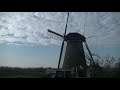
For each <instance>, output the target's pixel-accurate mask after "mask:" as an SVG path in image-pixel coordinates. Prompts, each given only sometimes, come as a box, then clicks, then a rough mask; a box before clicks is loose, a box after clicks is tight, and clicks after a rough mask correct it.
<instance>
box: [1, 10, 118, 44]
mask: <svg viewBox="0 0 120 90" xmlns="http://www.w3.org/2000/svg"><path fill="white" fill-rule="evenodd" d="M66 17H67V13H66V12H1V13H0V42H4V41H5V42H9V43H12V42H14V43H16V44H17V43H18V42H21V43H23V44H25V43H26V44H27V43H29V44H32V45H33V44H38V45H39V44H42V45H49V44H58V45H59V44H60V43H61V41H58V40H54V39H50V38H49V37H48V33H47V29H51V30H53V31H55V32H58V33H60V34H63V32H64V28H65V22H66ZM119 25H120V13H119V12H72V13H71V14H70V18H69V23H68V30H67V33H69V32H79V33H81V34H83V33H84V29H85V36H86V37H89V36H98V37H95V38H91V39H88V40H87V41H88V42H89V45H93V44H96V45H97V44H99V45H107V44H109V45H110V44H111V45H113V44H116V45H118V44H120V40H119V38H120V35H119V34H120V30H119V29H120V26H119ZM99 41H101V42H99Z"/></svg>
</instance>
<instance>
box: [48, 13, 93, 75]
mask: <svg viewBox="0 0 120 90" xmlns="http://www.w3.org/2000/svg"><path fill="white" fill-rule="evenodd" d="M68 19H69V12H68V17H67V22H66V27H65V32H64V35H61V34H59V33H56V32H54V31H52V30H49V29H48V32H50V33H52V34H55V35H57V36H60V37H62V38H63V42H62V46H61V51H60V57H59V62H58V70H59V69H60V63H61V57H62V53H63V47H64V42H66V43H67V46H66V52H65V57H64V61H63V66H62V68H61V69H62V70H72V69H73V68H75V69H77V71H79V72H80V73H78V75H79V76H82V77H85V76H86V72H87V63H86V59H85V52H84V49H83V43H84V44H85V46H86V48H87V50H88V52H89V55H90V56H88V55H87V56H88V57H90V58H89V60H90V64H91V65H92V64H94V61H93V58H92V54H91V52H90V49H89V47H88V45H87V42H86V38H85V37H84V36H83V35H81V34H79V33H68V34H67V35H66V31H67V24H68Z"/></svg>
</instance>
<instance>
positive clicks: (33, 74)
mask: <svg viewBox="0 0 120 90" xmlns="http://www.w3.org/2000/svg"><path fill="white" fill-rule="evenodd" d="M46 77H48V76H47V74H45V73H41V72H0V78H46Z"/></svg>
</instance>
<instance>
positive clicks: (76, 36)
mask: <svg viewBox="0 0 120 90" xmlns="http://www.w3.org/2000/svg"><path fill="white" fill-rule="evenodd" d="M64 40H65V41H70V40H79V41H82V42H84V41H85V37H84V36H83V35H81V34H79V33H69V34H67V35H66V36H65V39H64Z"/></svg>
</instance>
